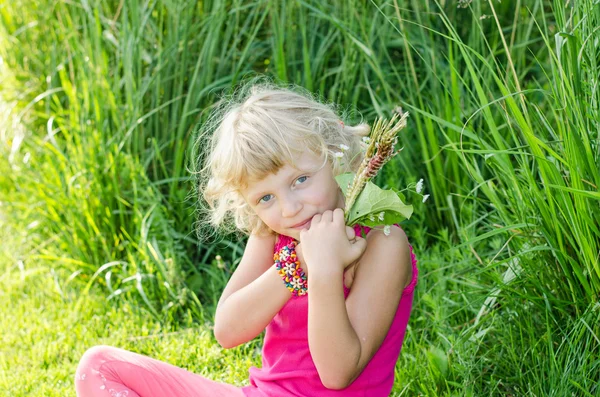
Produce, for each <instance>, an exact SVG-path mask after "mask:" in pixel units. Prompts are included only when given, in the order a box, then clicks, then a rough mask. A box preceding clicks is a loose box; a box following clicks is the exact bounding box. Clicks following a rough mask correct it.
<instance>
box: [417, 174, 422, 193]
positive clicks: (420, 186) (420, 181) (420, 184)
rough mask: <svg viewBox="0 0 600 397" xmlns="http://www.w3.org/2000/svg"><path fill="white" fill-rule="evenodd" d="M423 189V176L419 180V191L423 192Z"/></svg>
mask: <svg viewBox="0 0 600 397" xmlns="http://www.w3.org/2000/svg"><path fill="white" fill-rule="evenodd" d="M421 190H423V178H421V179H419V182H417V193H421Z"/></svg>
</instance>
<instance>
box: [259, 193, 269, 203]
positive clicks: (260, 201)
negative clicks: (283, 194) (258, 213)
mask: <svg viewBox="0 0 600 397" xmlns="http://www.w3.org/2000/svg"><path fill="white" fill-rule="evenodd" d="M268 196H270V194H267V195H266V196H263V197H262V198H261V199H260V200H258V203H259V204H260V203H262V199H264V198H265V197H268Z"/></svg>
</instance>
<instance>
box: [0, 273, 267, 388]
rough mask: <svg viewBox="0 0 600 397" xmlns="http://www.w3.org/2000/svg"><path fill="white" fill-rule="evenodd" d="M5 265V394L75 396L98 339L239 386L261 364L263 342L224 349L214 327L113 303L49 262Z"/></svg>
mask: <svg viewBox="0 0 600 397" xmlns="http://www.w3.org/2000/svg"><path fill="white" fill-rule="evenodd" d="M3 263H4V264H6V262H5V261H4V262H3ZM2 270H3V271H2V276H1V277H0V301H1V302H4V304H3V308H2V310H1V312H2V315H1V316H0V345H1V346H2V349H1V350H0V396H40V397H42V396H43V397H54V396H56V397H58V396H75V389H74V385H73V376H74V374H75V368H76V367H77V362H78V360H79V358H80V357H81V355H82V354H83V353H84V351H85V350H86V349H87V348H89V347H91V346H94V345H97V344H107V345H113V346H118V347H121V348H124V349H128V350H132V351H135V352H138V353H142V354H146V355H148V356H151V357H154V358H157V359H159V360H163V361H166V362H168V363H171V364H173V365H177V366H180V367H183V368H187V369H188V370H190V371H193V372H195V373H199V374H202V375H204V376H206V377H209V378H211V379H215V380H219V381H223V382H228V383H232V384H237V385H242V384H247V380H246V379H247V370H248V368H249V367H250V366H251V365H259V364H260V347H259V342H260V341H259V340H257V341H256V342H251V343H248V344H246V345H244V346H241V347H238V348H236V349H232V350H223V349H221V348H220V347H219V345H218V344H217V343H216V341H215V339H214V337H213V334H212V331H211V329H210V327H209V326H208V325H206V326H198V325H194V326H191V324H188V325H185V324H181V325H179V326H176V327H174V326H165V325H164V324H161V322H159V321H157V320H156V319H154V318H153V317H152V315H151V314H150V313H148V312H147V311H145V310H143V309H140V308H139V307H138V306H136V305H131V304H129V303H128V302H127V301H122V302H120V303H116V302H115V303H112V304H107V302H106V299H105V296H104V295H103V294H100V293H98V292H97V291H96V288H93V289H92V290H91V291H90V293H89V294H82V289H83V288H82V287H83V286H82V285H80V284H78V283H71V284H66V283H65V281H64V280H66V279H67V276H66V275H65V274H62V273H61V272H60V271H58V272H52V271H51V269H50V268H49V267H47V266H43V265H39V264H35V263H27V264H24V265H23V268H19V267H18V266H16V265H10V266H4V268H3V269H2ZM7 303H8V305H7ZM7 309H8V310H7Z"/></svg>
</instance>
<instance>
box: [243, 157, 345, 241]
mask: <svg viewBox="0 0 600 397" xmlns="http://www.w3.org/2000/svg"><path fill="white" fill-rule="evenodd" d="M322 163H323V160H322V159H320V158H318V157H317V156H315V155H314V154H312V153H310V152H309V151H305V152H304V154H303V155H302V156H301V157H300V159H299V160H298V161H297V162H296V165H297V166H298V167H299V169H296V168H294V167H292V166H291V165H288V164H286V165H285V166H283V167H282V168H281V169H279V171H277V173H276V174H269V175H268V176H267V177H265V178H264V179H261V180H259V181H251V182H250V183H249V186H248V188H247V189H245V190H244V191H243V192H242V195H243V196H244V199H245V200H246V202H247V203H248V205H250V207H251V208H252V209H253V210H254V211H255V212H256V214H257V215H258V216H259V218H260V219H261V220H262V221H263V222H264V223H265V224H266V225H267V226H268V227H269V228H270V229H271V230H273V231H274V232H276V233H279V234H283V235H286V236H289V237H292V238H294V239H296V240H300V230H302V229H308V228H309V227H310V219H312V217H313V216H315V215H316V214H322V213H323V212H325V211H327V210H334V209H336V208H344V205H345V201H344V195H343V193H342V190H341V189H340V187H339V186H338V184H337V182H336V181H335V178H334V176H333V172H332V170H331V166H330V165H329V164H325V166H324V167H323V168H321V169H320V170H318V171H316V172H307V171H303V170H307V169H315V168H318V167H319V166H320V165H321V164H322ZM305 222H306V223H305Z"/></svg>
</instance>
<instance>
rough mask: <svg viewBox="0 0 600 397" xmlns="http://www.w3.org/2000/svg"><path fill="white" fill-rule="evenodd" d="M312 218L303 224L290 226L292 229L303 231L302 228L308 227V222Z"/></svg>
mask: <svg viewBox="0 0 600 397" xmlns="http://www.w3.org/2000/svg"><path fill="white" fill-rule="evenodd" d="M311 219H312V218H309V219H307V220H305V221H304V222H301V223H298V224H297V225H295V226H292V229H303V228H304V227H308V226H310V221H311Z"/></svg>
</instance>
